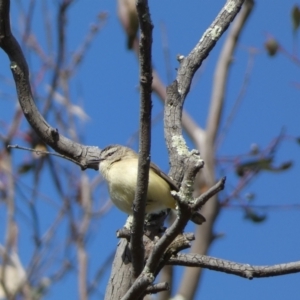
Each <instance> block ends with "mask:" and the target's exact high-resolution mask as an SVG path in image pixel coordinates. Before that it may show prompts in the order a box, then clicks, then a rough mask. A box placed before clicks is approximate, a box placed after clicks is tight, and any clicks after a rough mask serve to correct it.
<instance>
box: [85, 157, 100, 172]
mask: <svg viewBox="0 0 300 300" xmlns="http://www.w3.org/2000/svg"><path fill="white" fill-rule="evenodd" d="M102 160H103V159H100V158H97V159H89V160H88V161H87V167H88V168H91V169H94V170H99V163H100V162H101V161H102Z"/></svg>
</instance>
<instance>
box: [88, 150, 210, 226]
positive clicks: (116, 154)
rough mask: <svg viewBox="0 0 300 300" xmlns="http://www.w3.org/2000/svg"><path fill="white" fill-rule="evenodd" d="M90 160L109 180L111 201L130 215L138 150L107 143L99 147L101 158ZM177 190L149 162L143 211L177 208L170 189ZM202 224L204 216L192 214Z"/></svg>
mask: <svg viewBox="0 0 300 300" xmlns="http://www.w3.org/2000/svg"><path fill="white" fill-rule="evenodd" d="M91 163H92V164H95V163H96V164H99V171H100V172H101V173H102V175H103V177H104V179H105V180H106V181H107V183H108V189H109V193H110V197H111V200H112V202H113V203H114V204H115V205H116V206H117V207H118V208H119V209H120V210H122V211H124V212H126V213H127V214H129V215H132V205H133V200H134V196H135V191H136V185H137V173H138V154H137V153H136V152H135V151H133V150H132V149H130V148H128V147H124V146H120V145H110V146H108V147H106V148H104V149H103V150H102V151H101V154H100V158H99V159H98V160H93V161H92V162H91ZM172 190H175V191H178V187H177V186H176V184H175V183H174V182H173V181H172V180H171V178H170V177H168V176H167V175H166V174H165V173H164V172H162V171H161V170H160V169H159V168H158V167H157V166H156V165H155V164H153V163H150V168H149V182H148V192H147V200H146V201H147V202H146V213H147V214H148V213H154V212H159V211H161V210H163V209H166V208H171V209H176V200H175V199H174V198H173V196H172V194H171V191H172ZM191 220H192V221H193V222H195V223H196V224H202V223H203V222H204V221H205V218H204V217H203V216H202V215H201V214H200V213H198V212H195V213H194V214H193V216H192V218H191Z"/></svg>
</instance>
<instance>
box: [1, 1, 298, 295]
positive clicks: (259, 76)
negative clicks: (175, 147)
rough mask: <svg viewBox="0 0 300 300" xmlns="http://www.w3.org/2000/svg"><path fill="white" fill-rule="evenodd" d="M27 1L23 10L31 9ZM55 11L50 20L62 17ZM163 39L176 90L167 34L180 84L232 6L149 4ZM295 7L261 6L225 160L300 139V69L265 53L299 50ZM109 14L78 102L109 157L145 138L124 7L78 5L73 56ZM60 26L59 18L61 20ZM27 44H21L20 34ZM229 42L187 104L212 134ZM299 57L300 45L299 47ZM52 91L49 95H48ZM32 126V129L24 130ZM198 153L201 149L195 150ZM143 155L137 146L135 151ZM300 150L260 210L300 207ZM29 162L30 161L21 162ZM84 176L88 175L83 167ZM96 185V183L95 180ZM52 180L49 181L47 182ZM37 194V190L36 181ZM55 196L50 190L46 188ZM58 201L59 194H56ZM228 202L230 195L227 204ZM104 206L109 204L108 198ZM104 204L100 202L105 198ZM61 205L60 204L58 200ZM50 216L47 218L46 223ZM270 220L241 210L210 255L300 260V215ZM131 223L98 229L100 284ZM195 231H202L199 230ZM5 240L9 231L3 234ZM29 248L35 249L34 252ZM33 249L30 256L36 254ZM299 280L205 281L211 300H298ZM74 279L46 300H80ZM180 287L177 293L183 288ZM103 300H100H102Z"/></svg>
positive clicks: (260, 192)
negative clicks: (217, 72)
mask: <svg viewBox="0 0 300 300" xmlns="http://www.w3.org/2000/svg"><path fill="white" fill-rule="evenodd" d="M12 2H13V5H12V10H13V11H12V23H13V28H14V29H15V30H16V32H17V31H18V30H19V26H20V24H21V21H20V18H19V17H18V7H17V5H15V2H14V1H12ZM26 2H27V1H22V3H23V6H24V7H25V8H26V5H27V3H26ZM55 3H56V1H52V2H51V5H50V6H49V7H50V14H52V11H53V14H54V10H52V9H53V7H55V5H56V4H55ZM149 3H150V9H151V15H152V20H153V23H154V31H153V41H154V42H153V63H154V66H155V68H156V69H157V71H158V73H159V75H160V77H161V78H162V80H163V81H164V83H165V84H167V83H168V79H167V72H166V63H165V59H164V54H163V47H162V26H163V27H164V28H165V30H166V36H167V40H168V46H169V51H170V65H171V68H172V80H173V79H174V78H175V75H176V70H175V68H176V67H177V65H178V63H177V60H176V55H177V54H183V55H187V54H188V53H189V51H190V50H191V49H192V48H193V47H194V45H195V43H196V42H197V41H198V40H199V39H200V38H201V35H202V33H203V32H204V31H205V30H206V28H207V27H208V26H209V24H210V23H211V22H212V21H213V20H214V18H215V16H216V15H217V13H218V12H219V10H220V9H221V7H222V5H223V4H224V1H220V0H216V1H208V0H205V1H204V0H203V1H196V0H190V1H186V2H183V1H179V0H172V1H171V0H164V1H149ZM293 5H294V2H293V1H290V0H287V1H276V4H274V1H271V0H265V1H259V2H258V1H257V4H256V6H255V8H254V11H253V13H252V15H251V17H250V19H249V21H248V23H247V25H246V27H245V31H244V34H243V35H242V37H241V40H240V43H239V46H238V48H237V50H236V54H235V56H234V60H233V64H232V68H231V73H230V77H229V83H228V88H227V93H226V100H225V101H226V102H225V107H224V114H223V123H224V120H226V117H227V116H228V114H229V113H230V111H231V109H232V106H233V104H234V101H235V100H236V98H237V96H238V94H239V91H240V89H241V85H242V82H243V79H244V75H245V72H246V69H247V63H248V61H249V52H248V49H249V48H255V49H256V50H257V54H256V55H255V58H254V65H253V70H252V72H251V77H250V82H249V84H248V86H247V92H246V94H245V97H244V99H243V102H242V104H241V106H240V108H239V111H238V113H237V114H236V117H235V119H234V120H233V123H232V126H231V127H230V129H229V132H228V134H227V135H226V138H225V140H224V143H223V144H222V145H221V146H220V148H219V149H218V155H220V156H227V155H237V154H240V153H246V152H248V151H249V149H250V146H251V144H253V143H256V144H258V145H259V146H260V147H261V148H264V147H266V146H267V145H268V144H269V143H270V141H271V140H272V139H273V138H275V137H276V136H277V135H278V134H279V133H280V131H281V130H282V128H283V127H284V128H285V131H286V133H287V134H288V135H290V136H299V135H300V133H299V125H300V122H299V112H300V100H299V89H298V88H297V87H296V86H295V83H297V82H298V76H299V69H298V67H297V65H296V64H293V63H292V62H291V61H290V60H289V59H287V58H286V57H285V56H283V55H277V56H276V57H275V58H270V57H269V56H268V55H267V54H266V53H265V51H264V47H263V45H264V42H265V40H266V36H267V35H268V34H270V35H273V36H274V37H275V38H276V39H278V41H279V42H280V43H281V44H282V45H283V46H284V47H285V48H286V49H287V50H288V51H292V49H293V35H292V29H291V28H292V26H291V19H290V11H291V8H292V6H293ZM39 11H40V10H39V6H38V8H37V9H36V12H35V15H34V19H33V25H32V26H33V28H34V32H35V33H36V36H37V38H38V39H39V40H40V41H41V43H42V45H43V44H44V42H45V38H44V35H43V30H42V28H41V26H40V24H41V16H40V15H39ZM101 11H105V12H107V13H108V19H107V22H106V25H105V26H104V28H103V29H102V30H101V32H100V33H99V35H98V36H97V38H96V39H95V41H94V43H93V45H92V47H91V49H90V50H89V51H88V56H87V57H86V59H85V60H84V62H83V64H82V65H81V66H80V68H79V70H78V74H77V75H76V78H75V80H74V81H73V82H72V85H71V86H70V89H71V94H72V98H73V99H74V102H75V103H77V104H80V105H82V106H83V108H84V110H85V112H86V113H87V114H88V115H89V118H90V119H89V121H88V122H86V123H85V124H81V123H80V122H79V124H80V125H79V128H80V133H81V135H82V136H83V141H82V142H84V143H85V144H88V145H95V146H99V147H101V148H102V147H104V146H106V145H108V144H111V143H118V144H126V143H127V142H128V141H129V140H130V138H131V137H132V135H133V133H134V132H136V130H137V129H138V118H139V115H138V109H139V108H138V107H139V94H138V88H137V87H138V65H137V60H136V58H135V56H134V54H133V53H131V52H128V51H127V50H126V49H125V43H126V42H125V36H124V33H123V30H122V28H121V25H120V24H119V21H118V19H117V16H116V1H111V0H102V1H88V4H87V1H76V2H75V4H74V5H73V6H72V8H71V10H70V11H69V20H68V51H69V53H73V52H74V50H76V49H77V48H78V45H79V44H80V43H81V41H82V40H83V37H84V36H85V34H86V32H87V30H88V27H89V26H90V25H91V24H92V23H93V21H94V20H95V17H96V13H97V12H101ZM52 17H53V18H54V15H52ZM16 35H17V37H18V34H16ZM223 40H224V38H222V39H221V40H220V41H219V43H218V44H217V46H216V47H215V48H214V49H213V51H212V52H211V54H210V55H209V57H208V58H207V59H206V61H205V62H204V64H203V65H202V67H201V70H200V71H199V72H198V73H197V74H196V76H195V79H194V82H193V84H192V88H191V92H190V94H189V95H188V97H187V99H186V105H185V108H186V110H187V111H188V112H189V113H190V114H191V115H192V116H193V118H194V119H195V120H196V121H197V122H198V123H199V124H200V125H201V126H204V125H205V122H206V113H207V109H208V105H209V100H210V96H211V89H212V79H213V72H214V68H215V64H216V60H217V58H218V55H219V52H220V49H221V46H222V43H223ZM298 48H299V43H298ZM28 59H29V64H30V66H31V70H32V72H36V71H38V70H39V68H40V65H39V64H38V62H37V61H36V60H35V58H34V57H33V56H30V55H29V57H28ZM0 63H1V66H2V68H1V75H2V76H6V77H7V78H9V79H10V80H11V74H10V70H9V66H8V60H7V58H6V57H5V55H4V54H3V53H1V54H0ZM45 86H46V82H42V83H41V84H40V86H39V87H38V88H39V89H41V90H43V89H45ZM0 89H1V91H2V92H3V91H5V92H6V93H10V94H12V95H14V94H13V93H14V92H13V88H12V87H9V88H7V87H6V86H5V85H4V84H3V82H2V83H1V86H0ZM1 102H2V104H1V112H0V118H1V120H3V119H4V120H7V121H8V120H9V117H10V116H11V112H12V110H13V109H14V108H15V102H14V100H10V101H1ZM162 109H163V106H162V104H161V103H160V102H159V101H158V99H156V97H155V96H154V97H153V117H155V116H156V115H158V114H159V113H161V112H162ZM23 126H26V124H25V121H24V125H23ZM188 144H189V146H190V147H191V148H192V147H193V145H192V144H191V143H190V141H188ZM133 147H134V148H135V149H136V147H137V141H135V143H134V144H133ZM299 149H300V148H299V145H297V144H296V143H295V142H294V141H293V140H292V139H291V140H286V141H284V142H283V143H282V144H281V145H280V147H279V151H278V155H276V160H275V162H276V163H278V164H280V163H281V162H284V161H287V160H293V161H294V165H293V167H292V168H291V169H290V170H288V171H286V172H284V173H280V174H274V173H262V174H260V175H259V176H258V177H257V179H256V180H255V181H254V182H252V183H251V185H250V186H248V187H247V188H246V189H245V190H244V194H245V193H247V192H253V193H255V194H256V198H255V202H254V204H256V205H289V204H295V203H297V204H299V178H300V177H299V171H300V166H299V163H300V159H299ZM151 153H152V160H153V161H154V162H155V163H157V164H158V165H159V166H160V167H161V168H162V169H163V170H165V171H166V172H167V171H168V158H167V151H166V147H165V143H164V137H163V121H162V119H161V120H160V121H159V122H158V123H156V124H155V126H154V127H153V132H152V151H151ZM16 155H17V156H18V157H17V159H19V160H22V159H24V157H25V156H26V155H27V154H26V153H24V152H20V153H18V154H16ZM74 170H75V172H77V171H78V172H79V169H78V168H77V167H76V166H75V167H74ZM228 171H230V172H228V174H226V175H228V181H227V192H229V191H230V189H231V188H232V187H233V186H234V185H235V184H236V182H237V177H236V176H235V175H234V174H232V171H231V170H228ZM88 174H89V176H91V177H94V176H96V174H95V172H92V171H88ZM46 179H47V174H46V175H45V177H44V178H43V180H46ZM28 185H30V180H28ZM42 186H43V187H44V188H45V190H44V192H45V193H47V192H48V191H47V183H46V182H44V183H42ZM49 193H51V192H50V191H49ZM224 195H225V194H224ZM101 196H104V197H105V196H107V194H106V193H105V191H104V192H101ZM99 197H100V192H99ZM57 201H59V199H58V200H57ZM46 214H47V212H46V211H45V215H46ZM267 214H268V218H267V220H266V221H265V222H264V223H262V224H254V223H252V222H249V221H247V220H245V219H244V217H243V212H242V211H240V210H237V209H230V208H227V209H224V210H223V211H222V212H221V214H220V216H219V218H218V220H217V222H216V226H215V232H216V233H223V234H224V237H223V238H221V239H218V240H217V241H215V242H214V243H213V245H212V247H211V249H210V253H209V254H210V255H212V256H215V257H218V258H224V259H228V260H232V261H236V262H241V263H248V264H253V265H269V264H276V263H284V262H291V261H296V260H299V258H300V256H299V253H300V242H299V238H298V237H299V234H300V226H299V215H300V211H299V210H296V209H294V210H290V209H279V210H272V211H268V212H267ZM125 218H126V216H125V215H124V214H123V213H121V212H119V211H118V210H117V209H116V208H112V209H111V210H110V211H109V213H108V214H107V215H105V216H104V217H103V219H101V220H100V221H99V222H98V223H97V227H98V228H95V229H94V232H95V234H96V235H97V236H92V237H91V240H90V242H89V249H90V251H91V252H90V253H91V254H90V258H89V259H90V261H89V263H90V274H93V272H94V271H95V266H100V265H101V264H102V263H103V262H104V261H105V260H106V259H107V257H108V256H109V255H110V254H111V252H112V251H113V249H114V248H115V246H116V244H117V242H118V241H117V239H116V236H115V231H116V230H117V229H118V228H120V227H122V225H123V224H124V222H125ZM187 230H193V226H192V225H191V224H190V225H189V226H188V228H187ZM1 233H2V231H1ZM24 243H25V242H24ZM26 247H28V248H26ZM23 249H24V250H23V251H24V253H25V254H22V255H23V259H24V264H25V265H26V259H28V257H27V255H26V253H27V252H28V253H30V245H27V246H26V245H24V248H23ZM180 270H181V268H176V278H177V280H179V279H180V276H181V271H180ZM109 272H110V271H109V270H108V271H107V272H106V273H105V276H104V277H103V280H102V281H101V284H100V286H99V292H100V294H101V293H104V290H105V285H106V283H107V280H108V278H109ZM299 279H300V275H299V274H294V275H288V276H282V277H277V278H267V279H254V280H252V281H248V280H246V279H242V278H238V277H236V276H233V275H227V274H223V273H218V272H214V271H210V270H206V271H205V272H204V275H203V280H202V284H201V288H200V289H199V297H202V298H201V299H208V300H219V299H241V298H242V299H244V300H248V299H253V298H255V299H283V298H284V299H298V298H297V297H298V294H299V288H298V286H299ZM75 280H76V279H75V277H74V275H69V276H67V277H66V278H65V279H63V281H62V282H61V283H59V284H57V285H56V286H54V287H53V289H52V290H51V291H50V293H49V294H48V295H47V297H45V299H49V300H50V299H59V298H61V297H60V296H62V292H63V296H64V297H68V298H70V299H76V295H77V294H76V293H77V291H76V289H74V282H76V281H75ZM175 286H176V284H175ZM97 297H99V294H98V295H95V296H94V297H91V299H97Z"/></svg>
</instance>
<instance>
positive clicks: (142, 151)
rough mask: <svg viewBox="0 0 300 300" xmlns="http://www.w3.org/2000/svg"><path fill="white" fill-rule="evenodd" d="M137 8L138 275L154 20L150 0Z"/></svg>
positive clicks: (135, 242)
mask: <svg viewBox="0 0 300 300" xmlns="http://www.w3.org/2000/svg"><path fill="white" fill-rule="evenodd" d="M136 7H137V12H138V17H139V23H140V27H141V38H140V88H141V89H140V98H141V100H140V101H141V106H140V134H139V160H138V180H137V189H136V193H135V199H134V202H133V207H134V208H133V222H132V237H131V243H130V246H131V251H132V264H133V276H134V278H137V277H138V276H139V274H140V273H141V271H142V270H143V266H144V248H143V234H144V218H145V208H146V198H147V191H148V181H149V167H150V148H151V109H152V100H151V93H152V91H151V86H152V60H151V46H152V28H153V25H152V22H151V17H150V12H149V7H148V1H147V0H139V1H137V6H136Z"/></svg>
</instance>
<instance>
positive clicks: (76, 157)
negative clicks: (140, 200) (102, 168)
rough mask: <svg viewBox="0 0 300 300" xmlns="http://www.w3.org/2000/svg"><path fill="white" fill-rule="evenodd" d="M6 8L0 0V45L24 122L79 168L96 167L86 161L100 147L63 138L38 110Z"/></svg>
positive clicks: (96, 152) (6, 4)
mask: <svg viewBox="0 0 300 300" xmlns="http://www.w3.org/2000/svg"><path fill="white" fill-rule="evenodd" d="M9 9H10V1H9V0H0V47H1V48H2V49H3V50H4V51H5V52H6V54H7V55H8V57H9V59H10V62H11V71H12V74H13V77H14V80H15V84H16V89H17V94H18V99H19V102H20V105H21V108H22V110H23V113H24V115H25V117H26V119H27V121H28V122H29V124H30V125H31V126H32V128H33V129H34V130H35V132H36V133H37V134H38V135H39V137H40V138H41V140H42V141H43V142H44V143H46V144H47V145H49V146H50V147H52V148H53V149H54V150H55V151H57V152H58V153H60V154H62V155H65V156H67V157H69V158H71V159H72V160H73V161H75V162H76V163H77V164H78V165H79V166H81V168H82V169H86V168H93V169H98V166H94V165H89V163H88V162H89V160H92V159H93V158H98V157H99V154H100V149H99V148H98V147H89V146H83V145H81V144H78V143H75V142H73V141H71V140H70V139H68V138H66V137H64V136H63V135H62V134H60V133H59V132H58V130H57V129H56V128H53V127H51V126H50V125H49V124H48V123H47V122H46V120H45V119H44V118H43V117H42V115H41V114H40V113H39V111H38V109H37V107H36V105H35V103H34V100H33V96H32V92H31V87H30V83H29V70H28V66H27V62H26V60H25V57H24V55H23V52H22V49H21V47H20V45H19V43H18V42H17V40H16V39H15V37H14V36H13V34H12V32H11V29H10V18H9Z"/></svg>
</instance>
